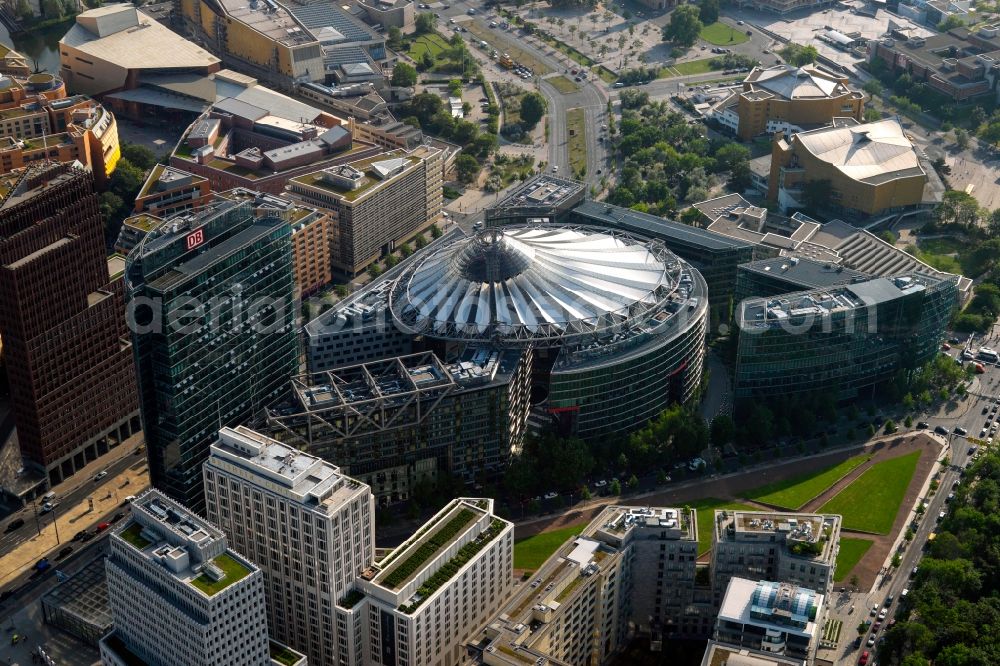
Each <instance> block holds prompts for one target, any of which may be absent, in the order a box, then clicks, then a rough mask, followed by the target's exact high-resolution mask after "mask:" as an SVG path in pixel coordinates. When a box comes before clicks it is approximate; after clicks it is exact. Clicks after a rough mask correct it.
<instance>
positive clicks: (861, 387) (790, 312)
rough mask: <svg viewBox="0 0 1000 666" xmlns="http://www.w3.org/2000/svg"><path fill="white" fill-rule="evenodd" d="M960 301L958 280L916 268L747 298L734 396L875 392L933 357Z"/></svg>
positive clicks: (742, 308) (740, 309) (741, 321)
mask: <svg viewBox="0 0 1000 666" xmlns="http://www.w3.org/2000/svg"><path fill="white" fill-rule="evenodd" d="M957 302H958V291H957V286H956V281H955V280H953V279H942V278H938V277H932V276H929V275H923V274H919V273H910V274H905V275H898V276H895V277H892V278H876V279H873V280H867V281H864V282H857V283H852V284H847V285H842V286H836V287H832V288H825V289H814V290H811V291H801V292H795V293H791V294H784V295H781V296H770V297H763V298H750V299H747V300H744V301H743V302H741V303H740V305H739V307H738V308H737V325H738V326H739V341H738V345H737V353H736V373H735V376H734V390H735V397H736V400H737V401H740V400H745V399H749V398H754V399H761V398H763V399H767V398H777V397H782V396H791V395H794V394H801V393H809V392H819V391H823V392H832V393H833V394H835V396H836V398H837V399H850V398H854V397H857V396H859V395H863V394H866V393H868V394H871V393H872V392H873V391H874V390H875V387H876V386H878V385H879V384H881V383H883V382H886V381H888V380H890V379H892V378H893V377H894V376H895V375H896V373H897V372H898V371H900V370H903V371H905V370H909V369H915V368H918V367H919V366H921V365H922V364H924V363H926V362H927V361H929V360H930V359H932V358H933V357H934V355H935V354H936V353H937V351H938V345H939V343H940V341H941V338H942V336H943V335H944V331H945V327H946V326H947V325H948V321H949V319H950V317H951V313H952V310H953V308H954V307H955V306H956V304H957Z"/></svg>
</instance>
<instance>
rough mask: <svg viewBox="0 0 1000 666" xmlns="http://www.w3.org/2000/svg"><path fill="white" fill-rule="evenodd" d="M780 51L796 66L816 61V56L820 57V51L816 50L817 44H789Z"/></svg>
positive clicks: (789, 62)
mask: <svg viewBox="0 0 1000 666" xmlns="http://www.w3.org/2000/svg"><path fill="white" fill-rule="evenodd" d="M778 53H779V54H780V55H781V57H782V58H784V59H785V61H786V62H788V64H789V65H793V66H795V67H802V66H803V65H808V64H809V63H813V62H816V58H818V57H819V51H817V50H816V47H815V46H812V45H809V46H802V45H800V44H795V43H790V44H788V45H787V46H785V47H784V48H783V49H781V50H780V51H778Z"/></svg>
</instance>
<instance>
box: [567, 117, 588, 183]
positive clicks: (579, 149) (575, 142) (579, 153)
mask: <svg viewBox="0 0 1000 666" xmlns="http://www.w3.org/2000/svg"><path fill="white" fill-rule="evenodd" d="M566 134H567V142H568V148H569V168H570V171H572V172H573V173H572V175H573V176H574V177H576V178H581V179H582V178H583V176H584V175H586V171H587V127H586V116H585V115H584V113H583V109H570V110H569V111H567V112H566Z"/></svg>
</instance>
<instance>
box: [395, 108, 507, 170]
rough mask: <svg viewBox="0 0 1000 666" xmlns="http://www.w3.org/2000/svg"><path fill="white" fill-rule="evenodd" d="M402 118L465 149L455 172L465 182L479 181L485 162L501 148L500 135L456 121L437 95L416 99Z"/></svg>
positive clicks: (461, 120) (405, 110)
mask: <svg viewBox="0 0 1000 666" xmlns="http://www.w3.org/2000/svg"><path fill="white" fill-rule="evenodd" d="M400 115H401V116H402V118H403V122H405V123H407V124H409V125H413V126H414V127H419V128H420V129H422V130H424V131H425V132H427V133H428V134H433V135H435V136H440V137H442V138H444V139H448V140H449V141H453V142H455V143H457V144H459V145H460V146H462V154H461V155H459V156H458V158H456V160H455V168H456V170H457V171H458V176H459V179H460V180H462V181H463V182H472V181H473V180H475V177H476V175H477V174H478V173H479V169H480V167H481V163H482V161H483V160H485V159H486V158H487V157H488V156H489V155H490V154H491V153H493V152H494V151H495V150H496V148H497V136H496V134H494V133H492V132H480V131H479V127H478V126H476V124H475V123H471V122H469V121H468V120H463V119H461V118H455V117H454V116H452V115H451V111H450V110H449V109H446V108H445V106H444V101H443V100H442V99H441V97H440V96H438V95H435V94H434V93H421V94H419V95H414V97H413V98H412V99H411V100H410V101H409V102H407V103H406V104H405V105H404V106H403V107H402V111H401V114H400Z"/></svg>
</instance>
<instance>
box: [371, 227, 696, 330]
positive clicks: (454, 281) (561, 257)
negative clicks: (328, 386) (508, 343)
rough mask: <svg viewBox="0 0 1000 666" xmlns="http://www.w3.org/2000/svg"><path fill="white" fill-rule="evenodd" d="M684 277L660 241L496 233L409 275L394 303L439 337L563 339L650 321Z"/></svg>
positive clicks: (435, 257)
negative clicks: (650, 315) (649, 316)
mask: <svg viewBox="0 0 1000 666" xmlns="http://www.w3.org/2000/svg"><path fill="white" fill-rule="evenodd" d="M679 272H680V263H679V262H678V261H677V259H676V257H674V256H673V255H672V254H671V253H670V252H669V251H667V250H666V249H665V248H663V247H662V245H660V244H659V243H655V242H654V243H650V244H646V243H644V242H641V241H639V240H637V239H634V238H631V237H629V236H624V235H621V234H614V233H609V232H607V231H605V230H597V229H590V228H582V227H566V226H524V227H505V228H503V229H487V230H486V231H484V232H481V233H480V234H478V235H477V236H474V237H472V238H466V239H462V240H460V241H458V242H455V243H452V244H449V245H446V246H444V247H442V248H440V249H439V250H437V251H436V252H433V253H432V254H430V255H429V256H428V257H427V258H426V259H425V260H424V261H422V262H420V263H419V264H416V265H415V267H414V268H413V269H412V270H411V271H409V272H407V273H406V274H404V275H403V276H401V277H400V279H399V281H398V282H397V284H396V285H395V287H394V289H393V296H392V299H391V307H392V311H393V315H394V316H395V317H396V318H397V320H399V321H401V322H402V323H403V324H404V326H407V327H409V328H412V329H413V330H421V331H426V332H427V333H428V334H430V335H439V336H443V337H456V338H474V337H490V338H505V337H511V338H531V337H560V336H563V335H572V334H575V333H587V332H590V331H594V330H597V329H600V328H604V327H607V326H611V325H614V324H616V323H621V322H623V321H625V320H628V319H631V318H638V317H641V316H642V314H643V313H645V312H648V311H649V310H650V309H653V308H655V307H656V306H657V304H659V303H662V302H663V301H664V299H666V298H667V297H668V296H669V295H670V294H671V293H672V292H673V291H675V290H676V289H677V287H678V275H679Z"/></svg>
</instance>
